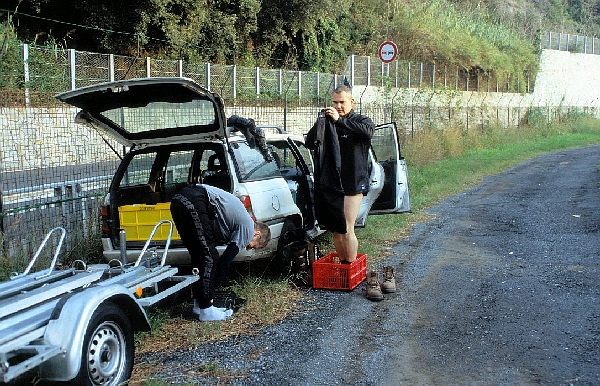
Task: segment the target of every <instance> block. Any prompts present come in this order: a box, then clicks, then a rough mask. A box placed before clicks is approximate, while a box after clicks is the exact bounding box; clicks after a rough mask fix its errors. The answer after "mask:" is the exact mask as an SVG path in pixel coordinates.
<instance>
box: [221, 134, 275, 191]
mask: <svg viewBox="0 0 600 386" xmlns="http://www.w3.org/2000/svg"><path fill="white" fill-rule="evenodd" d="M231 153H232V154H233V157H234V159H235V167H236V172H237V175H238V178H239V180H240V182H248V181H257V180H263V179H267V178H274V177H281V175H280V174H279V169H278V168H277V163H276V162H275V160H274V159H273V160H271V161H270V162H269V161H266V160H265V158H264V157H263V155H262V153H261V152H260V151H259V150H258V148H251V147H250V146H248V144H247V143H246V142H232V143H231Z"/></svg>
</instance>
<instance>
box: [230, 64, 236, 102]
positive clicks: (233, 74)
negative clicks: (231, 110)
mask: <svg viewBox="0 0 600 386" xmlns="http://www.w3.org/2000/svg"><path fill="white" fill-rule="evenodd" d="M231 93H232V94H233V99H234V100H235V98H237V66H236V65H235V64H234V65H233V66H231Z"/></svg>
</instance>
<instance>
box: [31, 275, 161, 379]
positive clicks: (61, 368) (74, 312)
mask: <svg viewBox="0 0 600 386" xmlns="http://www.w3.org/2000/svg"><path fill="white" fill-rule="evenodd" d="M107 302H111V303H113V304H115V305H117V306H118V307H119V308H120V309H121V310H122V311H123V312H124V313H125V315H127V317H128V319H129V321H130V323H131V327H132V333H133V331H150V323H149V322H148V316H147V315H146V311H145V310H144V309H143V308H142V307H141V306H140V305H139V304H138V303H137V301H136V299H135V297H134V296H133V294H131V293H130V292H129V291H128V290H127V288H126V287H125V286H123V285H120V284H114V285H108V286H91V287H88V288H86V289H85V290H83V291H80V292H77V293H74V294H72V295H69V296H68V297H66V298H65V300H64V301H63V302H61V304H59V305H58V306H57V309H56V310H55V312H54V315H53V318H52V319H51V320H50V321H49V323H48V326H47V328H46V332H45V336H44V338H45V341H46V342H47V343H48V344H51V345H57V346H60V347H61V348H62V350H63V354H62V355H57V356H56V357H54V358H52V359H50V360H48V361H46V362H44V363H42V364H41V365H40V375H41V376H42V377H43V378H44V379H48V380H54V381H68V380H71V379H73V378H74V377H75V376H76V375H77V374H78V373H79V370H80V367H81V358H82V350H83V343H84V341H85V333H86V330H87V328H88V325H89V323H90V319H91V318H92V315H93V314H94V312H95V311H96V310H97V309H98V308H99V307H101V306H102V305H103V304H104V303H107Z"/></svg>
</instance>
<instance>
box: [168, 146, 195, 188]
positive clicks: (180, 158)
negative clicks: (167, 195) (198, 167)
mask: <svg viewBox="0 0 600 386" xmlns="http://www.w3.org/2000/svg"><path fill="white" fill-rule="evenodd" d="M193 155H194V150H182V151H174V152H172V153H171V155H170V156H169V162H168V164H167V167H166V170H165V183H167V184H173V183H181V182H187V180H188V175H189V170H190V165H191V162H192V157H193Z"/></svg>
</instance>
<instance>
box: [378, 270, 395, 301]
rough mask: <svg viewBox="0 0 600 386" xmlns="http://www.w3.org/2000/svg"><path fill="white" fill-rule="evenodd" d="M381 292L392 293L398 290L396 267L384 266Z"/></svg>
mask: <svg viewBox="0 0 600 386" xmlns="http://www.w3.org/2000/svg"><path fill="white" fill-rule="evenodd" d="M381 292H383V293H384V294H391V293H394V292H396V279H395V278H394V267H389V266H388V267H383V281H382V282H381Z"/></svg>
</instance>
